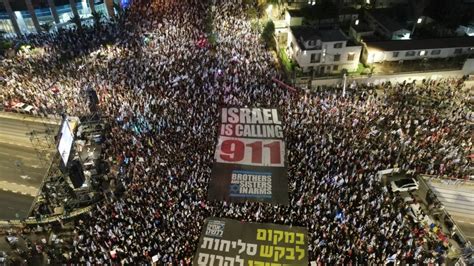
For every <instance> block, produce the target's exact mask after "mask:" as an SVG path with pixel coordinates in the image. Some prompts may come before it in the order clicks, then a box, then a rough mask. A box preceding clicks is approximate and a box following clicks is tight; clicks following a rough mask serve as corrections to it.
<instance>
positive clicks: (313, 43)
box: [308, 40, 316, 46]
mask: <svg viewBox="0 0 474 266" xmlns="http://www.w3.org/2000/svg"><path fill="white" fill-rule="evenodd" d="M315 45H316V42H315V41H314V40H311V41H309V42H308V46H315Z"/></svg>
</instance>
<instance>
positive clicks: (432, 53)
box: [431, 50, 441, 55]
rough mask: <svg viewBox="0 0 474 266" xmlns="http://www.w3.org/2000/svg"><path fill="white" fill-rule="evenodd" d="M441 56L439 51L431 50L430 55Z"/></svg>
mask: <svg viewBox="0 0 474 266" xmlns="http://www.w3.org/2000/svg"><path fill="white" fill-rule="evenodd" d="M439 54H441V50H432V51H431V55H439Z"/></svg>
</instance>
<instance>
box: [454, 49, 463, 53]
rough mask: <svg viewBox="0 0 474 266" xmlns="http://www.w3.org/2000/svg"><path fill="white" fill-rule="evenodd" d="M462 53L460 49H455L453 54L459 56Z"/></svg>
mask: <svg viewBox="0 0 474 266" xmlns="http://www.w3.org/2000/svg"><path fill="white" fill-rule="evenodd" d="M460 53H462V48H456V50H454V54H460Z"/></svg>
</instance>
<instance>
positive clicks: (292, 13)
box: [287, 9, 304, 17]
mask: <svg viewBox="0 0 474 266" xmlns="http://www.w3.org/2000/svg"><path fill="white" fill-rule="evenodd" d="M287 11H288V14H290V16H291V17H304V14H303V12H302V11H301V9H288V10H287Z"/></svg>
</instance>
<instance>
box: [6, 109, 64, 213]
mask: <svg viewBox="0 0 474 266" xmlns="http://www.w3.org/2000/svg"><path fill="white" fill-rule="evenodd" d="M44 122H45V121H42V120H41V119H40V118H34V117H31V116H24V115H19V114H6V113H0V199H1V200H0V209H2V212H1V213H0V219H15V218H18V217H17V216H16V214H17V213H18V214H19V215H20V218H24V217H26V215H27V212H28V210H29V209H30V207H31V204H32V202H33V200H34V197H35V196H36V195H37V192H38V189H39V187H40V185H41V183H42V180H43V178H44V175H45V174H46V171H47V169H48V167H49V164H50V162H51V156H52V154H53V153H54V151H55V144H54V135H55V134H56V133H57V130H58V128H59V125H58V124H57V123H56V122H52V121H46V122H47V123H44ZM32 132H33V134H31V133H32Z"/></svg>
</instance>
